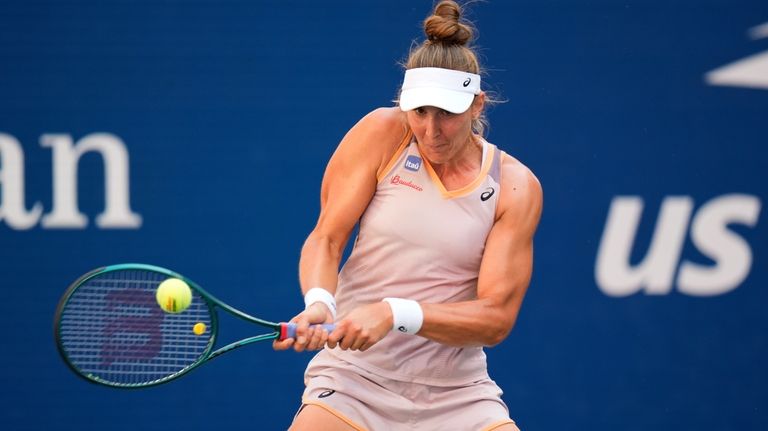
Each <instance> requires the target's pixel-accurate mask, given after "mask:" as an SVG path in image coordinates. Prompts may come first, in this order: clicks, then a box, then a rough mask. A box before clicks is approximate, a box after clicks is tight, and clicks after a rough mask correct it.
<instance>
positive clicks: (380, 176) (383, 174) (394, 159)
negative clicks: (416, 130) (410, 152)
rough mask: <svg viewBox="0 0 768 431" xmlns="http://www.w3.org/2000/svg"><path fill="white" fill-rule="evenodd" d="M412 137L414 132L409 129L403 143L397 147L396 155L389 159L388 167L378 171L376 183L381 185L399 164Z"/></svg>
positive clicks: (385, 166)
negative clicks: (397, 163) (398, 160)
mask: <svg viewBox="0 0 768 431" xmlns="http://www.w3.org/2000/svg"><path fill="white" fill-rule="evenodd" d="M411 136H413V132H412V131H411V130H410V129H408V131H407V132H406V133H405V137H404V138H403V140H402V142H400V145H399V146H398V147H397V150H395V154H393V155H392V158H391V159H389V161H388V162H387V164H386V165H384V167H383V168H379V170H378V171H376V183H377V184H378V183H380V182H381V180H383V179H384V177H386V176H387V174H389V171H391V170H392V168H393V167H394V166H395V162H397V159H399V158H400V155H401V154H402V153H403V150H404V149H405V147H407V146H408V145H409V144H410V143H411Z"/></svg>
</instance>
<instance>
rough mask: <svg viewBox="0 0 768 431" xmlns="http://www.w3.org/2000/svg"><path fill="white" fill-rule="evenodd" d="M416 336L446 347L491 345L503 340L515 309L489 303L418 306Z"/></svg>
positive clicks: (515, 315)
mask: <svg viewBox="0 0 768 431" xmlns="http://www.w3.org/2000/svg"><path fill="white" fill-rule="evenodd" d="M421 306H422V309H423V310H424V323H423V324H422V327H421V330H420V331H419V334H418V335H420V336H422V337H425V338H429V339H431V340H434V341H437V342H439V343H443V344H447V345H450V346H457V347H463V346H480V345H482V346H493V345H496V344H499V343H500V342H501V341H503V340H504V339H505V338H506V337H507V335H508V334H509V332H510V331H511V330H512V326H513V325H514V323H515V319H516V318H517V307H512V306H508V305H507V306H502V305H499V304H496V303H493V302H491V301H490V300H483V299H478V300H474V301H465V302H457V303H452V304H421Z"/></svg>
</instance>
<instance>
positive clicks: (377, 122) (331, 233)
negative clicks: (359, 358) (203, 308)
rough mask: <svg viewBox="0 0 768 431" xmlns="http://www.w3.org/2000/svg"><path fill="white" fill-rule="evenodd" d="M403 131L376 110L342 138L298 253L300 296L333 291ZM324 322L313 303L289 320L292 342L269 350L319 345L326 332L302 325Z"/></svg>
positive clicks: (399, 119)
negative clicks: (313, 223)
mask: <svg viewBox="0 0 768 431" xmlns="http://www.w3.org/2000/svg"><path fill="white" fill-rule="evenodd" d="M405 133H406V128H405V123H404V120H403V116H402V113H401V112H400V110H399V109H398V108H381V109H377V110H375V111H373V112H371V113H370V114H368V115H366V116H365V117H364V118H363V119H361V120H360V121H359V122H358V123H357V124H356V125H355V126H354V127H352V129H350V131H349V132H348V133H347V134H346V136H345V137H344V138H343V139H342V141H341V143H340V144H339V146H338V148H337V149H336V151H335V152H334V154H333V156H332V157H331V160H330V161H329V162H328V166H327V168H326V171H325V175H324V177H323V182H322V187H321V191H320V216H319V218H318V221H317V225H316V226H315V228H314V229H313V230H312V232H311V233H310V234H309V237H308V238H307V240H306V241H305V243H304V246H303V247H302V250H301V259H300V261H299V280H300V283H301V290H302V293H306V292H307V291H308V290H309V289H311V288H313V287H319V288H322V289H326V290H328V291H329V292H330V293H331V294H333V293H335V291H336V283H337V281H338V270H339V263H340V261H341V257H342V253H343V251H344V247H345V246H346V243H347V241H348V240H349V236H350V233H351V232H352V229H353V228H354V226H355V224H356V223H357V221H358V220H359V219H360V217H361V216H362V214H363V212H364V211H365V209H366V207H367V206H368V203H369V202H370V200H371V198H372V197H373V194H374V192H375V191H376V183H377V180H376V172H377V171H378V170H379V168H380V167H381V166H382V165H383V164H384V163H386V162H387V161H388V160H389V158H390V157H391V156H392V155H393V154H394V151H395V150H396V149H397V146H398V144H399V143H400V141H401V140H402V139H403V137H404V136H405ZM330 320H331V319H330V312H329V310H328V309H327V308H326V306H325V305H324V304H322V303H315V304H314V305H313V306H311V307H310V308H308V309H307V310H306V311H305V312H302V313H300V314H299V315H297V316H296V317H294V319H292V321H293V322H296V323H297V324H298V328H297V337H296V340H293V339H288V340H285V341H283V342H275V344H274V347H275V349H278V350H283V349H287V348H289V347H293V348H294V349H295V350H297V351H301V350H304V349H306V348H309V349H317V348H320V347H322V345H323V344H324V342H325V338H327V334H324V333H323V331H307V326H308V325H309V324H315V323H323V322H329V321H330Z"/></svg>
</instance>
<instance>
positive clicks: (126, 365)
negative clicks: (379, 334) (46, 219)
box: [54, 264, 334, 388]
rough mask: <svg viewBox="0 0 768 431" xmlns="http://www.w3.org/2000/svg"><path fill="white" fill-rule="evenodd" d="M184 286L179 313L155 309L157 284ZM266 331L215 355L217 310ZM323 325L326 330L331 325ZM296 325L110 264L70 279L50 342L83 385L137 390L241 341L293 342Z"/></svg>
mask: <svg viewBox="0 0 768 431" xmlns="http://www.w3.org/2000/svg"><path fill="white" fill-rule="evenodd" d="M168 279H178V280H182V281H183V282H185V283H186V284H187V285H188V286H189V288H190V289H189V290H190V291H191V293H192V298H191V301H190V303H189V306H188V307H186V308H185V309H183V311H181V312H178V313H169V312H166V311H165V310H164V309H163V308H161V307H160V304H158V300H157V299H156V292H157V288H158V286H159V285H160V284H161V283H162V282H164V281H166V280H168ZM218 309H221V310H224V311H226V312H227V313H230V314H232V315H234V316H236V317H239V318H240V319H243V320H246V321H248V322H251V323H255V324H257V325H261V326H264V327H266V328H269V329H270V330H271V332H268V333H265V334H262V335H256V336H253V337H248V338H244V339H242V340H240V341H236V342H234V343H231V344H228V345H226V346H223V347H220V348H218V349H217V350H214V345H215V343H216V337H217V334H218V330H219V324H218V318H217V314H216V312H217V310H218ZM323 327H324V328H325V329H326V330H328V331H329V332H330V331H332V330H333V328H334V325H331V324H327V325H323ZM295 335H296V324H294V323H273V322H268V321H266V320H262V319H258V318H256V317H253V316H250V315H248V314H246V313H243V312H242V311H239V310H236V309H234V308H232V307H230V306H229V305H227V304H225V303H223V302H221V301H219V300H218V299H216V298H214V297H213V296H212V295H211V294H209V293H208V292H206V291H205V290H203V289H202V288H200V286H198V285H197V284H195V283H194V282H193V281H191V280H189V279H188V278H186V277H184V276H182V275H180V274H177V273H175V272H173V271H169V270H167V269H163V268H159V267H156V266H151V265H143V264H121V265H112V266H107V267H104V268H99V269H96V270H93V271H91V272H89V273H87V274H85V275H83V276H82V277H80V278H79V279H78V280H77V281H75V282H74V283H73V284H72V285H71V286H70V287H69V288H68V289H67V291H66V292H65V293H64V296H63V297H62V298H61V301H60V302H59V305H58V307H57V309H56V317H55V321H54V337H55V339H56V346H57V347H58V350H59V353H60V354H61V357H62V358H63V359H64V361H65V362H66V363H67V365H69V367H70V368H71V369H72V370H73V371H74V372H75V373H77V374H78V375H80V376H81V377H83V378H85V379H86V380H88V381H91V382H94V383H99V384H102V385H107V386H111V387H117V388H142V387H147V386H154V385H158V384H160V383H165V382H167V381H169V380H172V379H175V378H177V377H181V376H183V375H184V374H186V373H187V372H189V371H190V370H192V369H194V368H196V367H197V366H199V365H202V364H203V363H205V362H207V361H209V360H211V359H213V358H216V357H218V356H220V355H221V354H223V353H227V352H229V351H231V350H234V349H236V348H238V347H242V346H245V345H246V344H251V343H255V342H257V341H263V340H274V339H278V340H283V339H286V338H294V337H295Z"/></svg>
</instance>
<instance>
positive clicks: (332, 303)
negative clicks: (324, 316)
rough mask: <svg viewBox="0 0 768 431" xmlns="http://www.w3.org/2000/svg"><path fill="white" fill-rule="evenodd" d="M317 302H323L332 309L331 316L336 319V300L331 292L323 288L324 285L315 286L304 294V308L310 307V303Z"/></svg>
mask: <svg viewBox="0 0 768 431" xmlns="http://www.w3.org/2000/svg"><path fill="white" fill-rule="evenodd" d="M315 302H322V303H323V304H325V306H326V307H328V309H329V310H331V316H333V320H336V300H335V299H334V298H333V295H331V292H329V291H327V290H325V289H323V288H322V287H313V288H311V289H309V290H308V291H307V293H306V294H305V295H304V309H307V308H309V306H310V305H312V304H314V303H315Z"/></svg>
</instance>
